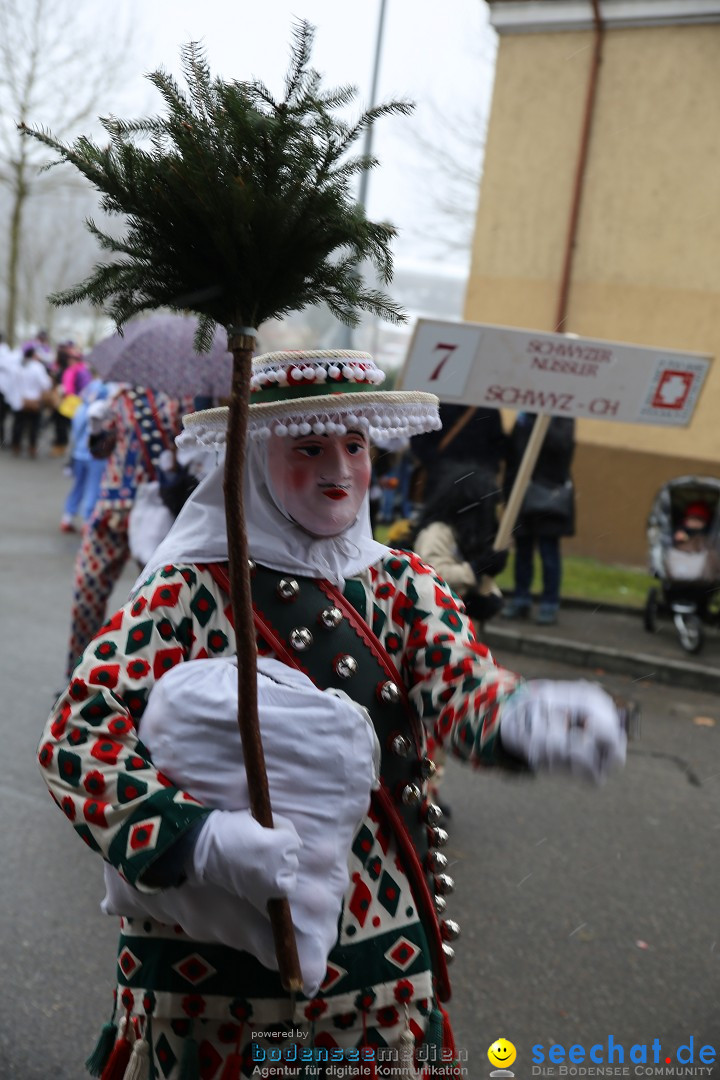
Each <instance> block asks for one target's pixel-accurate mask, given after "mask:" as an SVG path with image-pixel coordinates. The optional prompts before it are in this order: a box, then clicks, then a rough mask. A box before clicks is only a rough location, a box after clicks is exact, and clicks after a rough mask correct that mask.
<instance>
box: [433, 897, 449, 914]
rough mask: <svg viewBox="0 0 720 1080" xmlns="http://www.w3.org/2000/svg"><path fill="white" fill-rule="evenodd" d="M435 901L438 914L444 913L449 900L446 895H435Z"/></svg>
mask: <svg viewBox="0 0 720 1080" xmlns="http://www.w3.org/2000/svg"><path fill="white" fill-rule="evenodd" d="M433 903H434V904H435V910H436V911H437V913H438V915H442V913H443V912H444V910H445V908H446V907H447V900H446V899H445V897H444V896H434V897H433Z"/></svg>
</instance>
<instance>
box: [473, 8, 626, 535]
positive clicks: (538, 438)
mask: <svg viewBox="0 0 720 1080" xmlns="http://www.w3.org/2000/svg"><path fill="white" fill-rule="evenodd" d="M591 2H592V9H593V22H594V34H593V47H592V58H591V61H590V72H589V74H588V86H587V94H586V96H585V109H584V111H583V122H582V129H581V132H580V145H579V147H578V157H577V163H576V166H575V179H574V181H573V189H572V196H571V202H570V218H569V221H568V231H567V238H566V240H565V250H564V253H563V266H562V274H561V277H560V288H559V290H558V301H557V311H556V312H555V333H564V332H565V323H566V321H567V308H568V297H569V295H570V283H571V281H572V264H573V256H574V254H575V244H576V242H577V230H578V221H579V219H580V204H581V202H582V195H583V186H584V182H585V169H586V166H587V159H588V148H589V146H590V131H591V128H592V121H593V114H594V112H595V98H596V96H597V84H598V75H599V72H600V63H601V60H602V47H603V39H604V34H605V28H604V25H603V21H602V16H601V14H600V2H599V0H591ZM550 420H551V417H550V415H549V414H548V413H541V414H538V416H537V417H536V419H535V423H534V424H533V429H532V431H531V432H530V438H529V440H528V444H527V446H526V447H525V453H524V454H523V458H522V461H521V462H520V467H519V469H518V472H517V476H516V477H515V482H514V484H513V487H512V491H511V492H510V495H509V497H508V501H507V504H506V506H505V511H504V513H503V516H502V520H501V522H500V526H499V528H498V531H497V535H496V537H495V541H494V543H493V547H494V548H495V550H496V551H504V550H505V548H507V547H508V545H509V543H510V540H511V538H512V534H513V530H514V528H515V522H516V521H517V518H518V514H519V513H520V509H521V507H522V502H523V499H524V497H525V492H526V490H527V486H528V484H529V483H530V479H531V477H532V474H533V470H534V468H535V464H536V462H537V459H538V456H539V454H540V450H541V448H542V444H543V441H544V439H545V436H546V434H547V430H548V428H549V427H550Z"/></svg>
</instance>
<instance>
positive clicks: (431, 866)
mask: <svg viewBox="0 0 720 1080" xmlns="http://www.w3.org/2000/svg"><path fill="white" fill-rule="evenodd" d="M425 863H426V866H427V868H428V870H432V871H433V872H435V871H436V870H444V869H445V867H446V866H447V864H448V861H447V858H446V857H445V855H443V853H442V852H441V851H428V853H427V859H426V860H425Z"/></svg>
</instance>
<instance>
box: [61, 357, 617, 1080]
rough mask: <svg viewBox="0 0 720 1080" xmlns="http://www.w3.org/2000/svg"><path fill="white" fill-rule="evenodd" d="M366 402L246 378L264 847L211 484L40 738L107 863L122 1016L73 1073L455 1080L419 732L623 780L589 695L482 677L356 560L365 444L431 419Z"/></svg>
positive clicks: (580, 687)
mask: <svg viewBox="0 0 720 1080" xmlns="http://www.w3.org/2000/svg"><path fill="white" fill-rule="evenodd" d="M382 378H383V375H382V372H380V371H379V369H378V368H377V367H376V366H375V364H374V362H373V360H372V358H371V357H370V356H368V355H367V354H364V353H354V352H323V351H319V352H308V353H274V354H268V355H266V356H263V357H258V358H256V359H255V360H254V361H253V377H252V381H251V393H252V397H251V404H250V420H249V431H248V434H249V438H248V447H247V455H246V475H245V482H246V497H245V498H246V505H245V513H246V522H247V534H248V547H249V552H250V556H251V559H252V568H251V583H252V589H253V605H254V611H255V628H256V634H257V642H258V652H259V661H258V670H257V672H248V677H252V678H256V679H257V682H258V701H259V712H260V722H261V728H262V733H263V741H264V744H265V751H266V757H267V760H268V774H269V781H270V789H271V797H272V802H273V806H274V810H275V822H276V827H275V828H274V829H264V828H263V827H261V826H260V825H258V823H257V822H256V821H255V820H254V819H253V818H252V815H251V814H250V811H249V810H248V809H247V788H246V781H245V779H244V775H243V766H242V757H241V751H240V745H239V735H238V734H237V732H236V731H235V727H234V722H235V721H234V710H235V708H236V704H237V700H236V691H235V689H234V687H235V674H236V671H235V668H234V663H235V654H236V649H235V630H234V624H233V618H232V611H231V609H230V604H229V596H228V578H227V558H228V549H227V538H226V524H225V510H224V502H223V488H222V473H221V470H220V469H218V470H216V471H215V472H214V473H211V474H210V476H208V477H207V478H206V480H204V481H203V483H202V484H201V485H200V486H199V487H198V488H197V490H196V491H195V492H194V493H193V495H192V496H191V497H190V499H189V500H188V502H187V503H186V505H185V506H184V508H183V510H182V511H181V513H180V515H179V516H178V518H177V521H176V523H175V525H174V526H173V528H172V529H171V531H170V533H169V534H168V536H167V537H166V539H165V540H164V541H163V542H162V543H161V545H160V547H159V548H158V549H157V551H156V552H155V553H154V555H153V557H152V559H151V562H150V563H149V564H148V566H147V567H146V568H145V571H144V572H143V574H142V575H141V577H140V579H139V581H138V584H137V586H136V589H135V591H134V592H133V594H132V596H131V598H130V600H129V601H128V603H127V604H126V605H125V607H123V608H122V609H121V610H120V611H119V612H117V613H116V615H114V616H113V617H112V618H111V619H110V620H109V621H108V622H107V623H106V624H105V626H104V627H103V628H102V629H101V631H100V633H99V634H98V635H97V637H96V638H95V639H94V641H93V642H92V643H91V644H90V646H89V647H88V649H87V650H86V652H85V654H84V656H83V658H82V660H81V661H80V663H79V665H78V667H77V668H76V670H75V672H74V677H73V680H72V682H71V684H70V686H69V687H68V689H67V691H66V692H65V693H64V694H63V695H62V696H61V698H60V699H59V701H58V703H57V706H56V708H55V710H54V712H53V715H52V716H51V718H50V720H49V722H48V726H47V729H46V732H45V734H44V737H43V740H42V743H41V747H40V763H41V766H42V768H43V772H44V776H45V779H46V782H47V783H48V786H49V787H50V790H51V792H52V794H53V797H54V799H55V801H56V802H57V803H58V805H59V806H61V808H62V809H63V810H64V812H65V814H66V815H67V816H68V818H69V819H70V820H71V821H72V823H73V825H74V827H75V829H76V830H77V831H78V833H79V834H80V835H81V836H82V838H83V839H84V840H85V841H86V842H87V843H89V844H90V846H91V847H93V848H95V849H97V850H99V851H100V852H101V853H102V855H103V856H104V858H105V860H106V862H107V863H108V872H107V874H106V887H107V891H106V897H105V901H104V906H105V910H107V911H109V912H114V913H116V914H120V915H121V940H120V949H119V955H118V986H117V997H116V1003H115V1008H114V1010H113V1015H112V1018H111V1020H110V1022H109V1024H108V1025H107V1028H106V1031H105V1035H104V1036H103V1038H102V1039H101V1041H100V1043H99V1044H98V1047H97V1048H96V1052H95V1053H94V1054H93V1055H91V1058H90V1059H89V1064H90V1067H91V1069H92V1070H93V1071H94V1072H95V1073H96V1074H97V1075H100V1073H102V1075H103V1077H104V1078H105V1080H109V1078H110V1077H113V1078H114V1077H116V1076H119V1077H123V1068H126V1071H125V1074H124V1075H125V1078H126V1080H131V1078H132V1080H134V1078H135V1077H136V1076H138V1075H143V1073H142V1069H143V1068H144V1067H145V1066H144V1065H143V1063H146V1064H147V1063H149V1062H151V1063H152V1067H153V1068H154V1069H155V1075H156V1076H162V1077H164V1078H167V1080H178V1078H180V1077H182V1078H183V1080H184V1078H186V1077H193V1076H199V1075H203V1076H205V1075H207V1076H213V1077H218V1078H221V1080H232V1078H239V1077H241V1076H248V1075H252V1072H253V1068H254V1067H255V1064H254V1063H260V1062H263V1061H264V1062H265V1063H266V1064H268V1065H269V1063H270V1062H272V1063H273V1064H272V1067H273V1069H275V1070H276V1071H275V1072H274V1073H273V1075H279V1076H288V1077H290V1076H299V1075H302V1073H301V1072H299V1071H298V1066H299V1064H300V1063H301V1062H303V1061H305V1062H307V1063H308V1064H309V1063H311V1062H312V1063H313V1065H312V1067H313V1070H314V1069H315V1065H317V1066H318V1069H317V1071H314V1072H313V1075H319V1076H321V1077H322V1076H324V1075H327V1076H330V1075H332V1071H328V1070H331V1067H332V1066H333V1063H335V1064H334V1067H335V1068H337V1062H338V1061H341V1062H344V1064H345V1065H346V1066H347V1068H348V1070H352V1069H353V1068H354V1067H355V1066H353V1062H355V1063H358V1064H357V1072H358V1075H363V1076H366V1075H373V1072H374V1075H375V1076H377V1077H382V1076H386V1075H393V1076H398V1075H404V1076H405V1077H408V1078H411V1077H412V1078H416V1077H420V1076H423V1077H431V1076H434V1075H441V1074H442V1075H451V1073H450V1074H449V1073H448V1071H447V1070H448V1067H449V1066H450V1067H451V1066H452V1062H453V1055H454V1047H453V1041H452V1032H451V1028H450V1024H449V1020H448V1018H447V1014H446V1012H445V1010H444V1008H443V1003H444V1002H446V1001H447V1000H448V999H449V996H450V986H449V979H448V971H447V965H448V964H449V963H450V961H451V960H452V957H453V948H452V946H451V944H450V942H451V941H452V940H454V939H455V938H456V937H457V935H458V933H459V928H458V927H457V924H456V923H454V922H453V921H452V920H451V919H447V918H445V906H446V902H447V897H448V895H449V894H450V893H451V891H452V888H453V882H452V879H451V878H450V877H449V875H448V874H447V873H446V868H447V867H446V863H447V860H446V858H445V856H444V855H443V853H442V850H441V849H442V846H443V845H444V844H445V843H446V841H447V834H446V833H445V832H444V830H443V829H442V828H441V827H440V824H439V818H440V812H439V810H438V808H437V807H436V806H434V805H432V804H431V803H430V802H429V801H428V799H427V784H428V780H429V779H430V778H431V776H432V774H433V768H434V767H433V763H432V762H431V761H430V760H429V759H428V757H427V754H426V741H425V740H426V732H431V733H432V734H433V736H434V737H435V738H436V739H437V740H438V741H439V742H441V743H443V744H444V745H445V746H447V748H448V749H449V750H450V751H452V752H453V753H455V754H456V755H457V756H459V757H461V758H464V759H465V760H467V761H469V762H471V763H473V764H475V765H487V766H495V767H501V768H510V769H515V770H526V771H527V770H530V769H539V768H547V769H563V770H565V771H567V772H569V773H571V774H572V773H574V774H577V775H581V776H584V777H587V778H590V779H592V780H596V781H601V780H603V779H604V778H605V777H606V776H607V774H608V772H609V771H610V770H611V769H613V768H614V767H617V766H620V765H622V763H623V762H624V759H625V752H626V735H625V732H624V730H623V727H622V723H621V721H620V717H619V716H618V713H617V710H616V708H615V705H614V704H613V701H612V700H611V698H610V697H609V696H608V695H607V694H606V693H605V692H604V691H603V690H602V689H601V688H600V687H599V686H596V685H593V684H589V683H585V682H570V683H563V682H550V681H545V680H543V681H539V682H524V681H523V680H522V679H521V678H519V677H518V676H517V675H515V674H513V673H511V672H509V671H505V670H503V669H502V668H499V667H498V666H497V665H496V664H495V662H494V660H493V659H492V657H491V655H490V653H489V651H488V649H487V648H486V647H485V646H484V645H483V644H482V643H481V642H479V641H477V639H476V637H475V632H474V629H473V626H472V623H471V622H470V620H469V619H468V617H467V615H466V613H465V610H464V608H463V606H462V603H461V602H460V601H459V600H458V598H457V597H456V596H455V595H454V594H453V593H452V591H451V590H450V589H449V588H448V587H447V586H446V585H445V583H444V582H443V581H442V579H441V578H439V577H438V575H437V574H436V573H435V572H434V570H433V568H432V567H430V566H428V565H427V564H425V563H423V562H422V561H421V560H420V559H419V558H417V556H415V555H413V554H412V553H409V552H403V551H393V550H391V549H389V548H387V547H385V546H384V545H382V544H380V543H378V542H377V541H375V540H374V539H373V537H372V533H371V531H370V523H369V512H368V499H367V492H368V486H369V482H370V458H369V442H370V439H372V438H374V437H376V436H377V435H378V434H382V435H383V436H385V437H387V436H391V437H410V436H412V435H414V434H418V433H420V432H422V431H428V430H432V429H434V428H436V427H437V426H438V424H439V419H438V413H437V400H436V399H435V398H433V397H432V396H431V395H428V394H420V393H414V392H384V391H382V390H380V389H378V387H379V385H380V383H381V381H382ZM184 427H185V432H184V434H183V436H181V438H180V440H179V441H180V442H181V443H182V442H183V441H185V442H188V441H189V442H196V443H199V444H201V445H205V446H212V445H216V446H222V444H223V443H224V440H225V436H226V428H227V410H226V409H213V410H208V411H206V412H204V413H196V414H192V415H191V416H188V417H185V419H184ZM378 751H379V754H378ZM378 757H379V761H378ZM276 897H287V898H288V900H289V903H290V908H291V911H292V915H293V922H294V925H295V929H296V933H297V938H298V946H299V954H300V960H301V966H302V971H303V979H304V991H305V992H304V993H303V994H300V995H297V996H295V997H290V996H288V994H287V993H285V991H283V989H282V986H281V984H280V981H279V977H278V974H277V962H276V960H275V957H274V955H273V952H272V948H271V945H270V937H269V933H268V923H267V917H266V911H265V907H266V904H267V901H268V900H269V899H271V898H276ZM478 929H480V930H481V927H479V928H478ZM272 1031H275V1032H276V1038H275V1041H273V1039H272V1038H271V1037H270V1036H269V1032H272ZM277 1032H280V1035H277ZM303 1055H306V1056H305V1057H303ZM387 1055H389V1057H388V1056H387ZM393 1055H394V1057H393ZM383 1056H385V1061H383V1060H381V1059H382V1058H383ZM278 1062H279V1064H278ZM368 1069H370V1070H371V1071H370V1073H368V1071H367V1070H368ZM389 1069H392V1070H393V1071H392V1072H388V1070H389ZM399 1069H400V1070H401V1072H399V1071H398V1070H399ZM145 1071H146V1072H147V1070H145ZM344 1075H346V1076H350V1075H352V1073H351V1071H348V1072H347V1073H345V1074H344Z"/></svg>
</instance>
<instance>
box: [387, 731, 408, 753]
mask: <svg viewBox="0 0 720 1080" xmlns="http://www.w3.org/2000/svg"><path fill="white" fill-rule="evenodd" d="M390 749H391V750H392V752H393V754H397V756H398V757H407V756H408V754H409V753H410V750H411V745H410V740H409V739H408V738H406V736H405V735H395V736H394V738H393V739H392V741H391V743H390Z"/></svg>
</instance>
